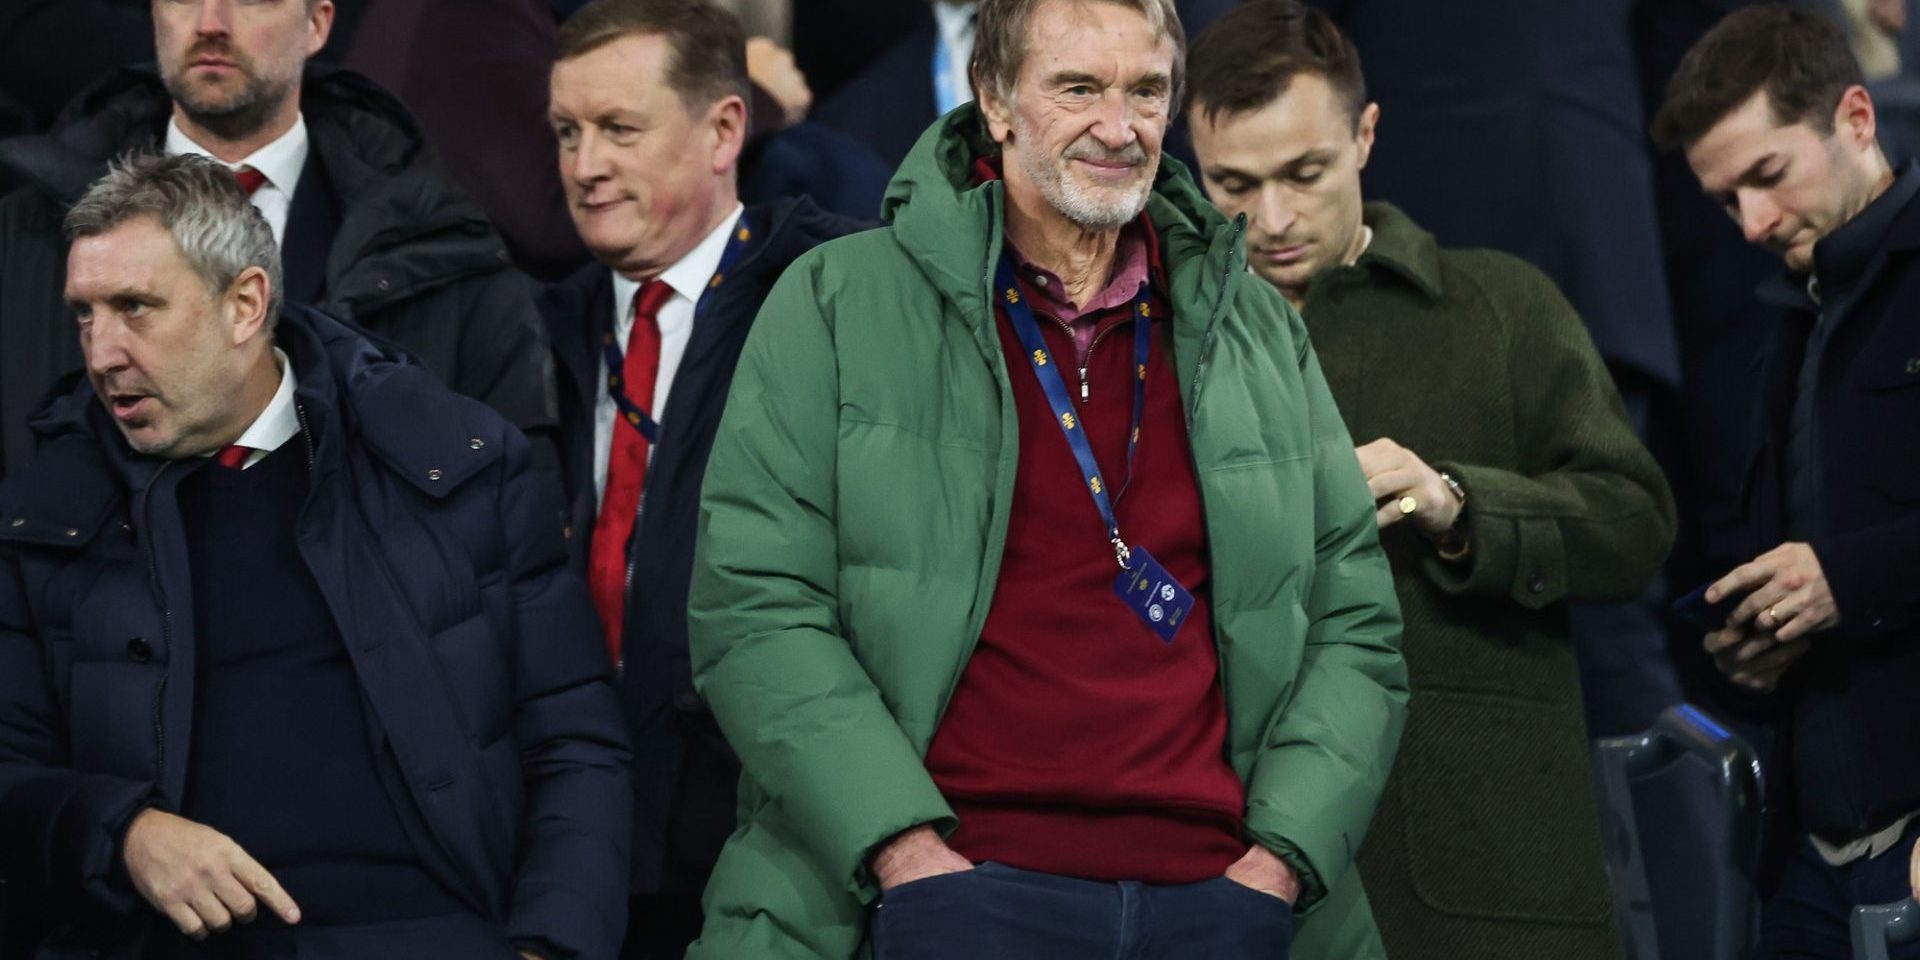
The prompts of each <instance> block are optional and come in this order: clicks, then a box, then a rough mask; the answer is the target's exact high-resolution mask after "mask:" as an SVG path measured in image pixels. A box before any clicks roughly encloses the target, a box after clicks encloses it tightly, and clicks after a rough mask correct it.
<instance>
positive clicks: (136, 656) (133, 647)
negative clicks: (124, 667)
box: [127, 637, 153, 663]
mask: <svg viewBox="0 0 1920 960" xmlns="http://www.w3.org/2000/svg"><path fill="white" fill-rule="evenodd" d="M127 659H129V660H132V661H133V662H134V663H146V662H147V661H149V660H152V659H153V647H151V646H148V645H147V641H145V640H142V639H140V638H139V637H134V638H133V639H132V640H128V641H127Z"/></svg>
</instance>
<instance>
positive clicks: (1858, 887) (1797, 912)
mask: <svg viewBox="0 0 1920 960" xmlns="http://www.w3.org/2000/svg"><path fill="white" fill-rule="evenodd" d="M1917 834H1920V823H1917V824H1916V825H1914V826H1909V827H1908V828H1907V832H1906V835H1905V836H1903V837H1901V838H1900V842H1899V843H1896V844H1894V845H1893V848H1892V849H1890V850H1888V851H1887V852H1886V853H1883V854H1881V855H1879V856H1877V857H1874V858H1872V859H1869V860H1856V861H1854V862H1852V863H1849V864H1847V865H1846V866H1844V867H1833V866H1828V865H1827V862H1826V861H1825V860H1822V859H1820V854H1819V853H1818V852H1816V851H1815V850H1814V849H1813V844H1812V842H1810V841H1807V840H1802V841H1800V849H1799V850H1796V851H1795V852H1794V854H1793V859H1792V860H1790V861H1788V863H1787V869H1786V873H1785V874H1784V875H1783V876H1782V877H1781V880H1780V889H1779V890H1777V891H1775V892H1774V895H1773V897H1772V898H1771V899H1769V900H1768V901H1767V903H1766V906H1764V907H1762V908H1761V910H1760V946H1759V948H1758V949H1756V950H1755V951H1754V953H1753V960H1851V958H1852V956H1853V945H1852V939H1851V938H1852V932H1851V931H1850V930H1849V929H1848V923H1849V919H1848V918H1849V917H1850V916H1852V914H1853V908H1854V907H1870V906H1879V905H1880V904H1884V903H1892V902H1894V901H1896V900H1904V899H1906V898H1908V897H1911V896H1913V885H1912V883H1910V882H1909V881H1908V879H1907V865H1908V862H1909V858H1910V857H1912V855H1913V843H1914V838H1915V836H1916V835H1917ZM1890 953H1891V955H1892V957H1893V958H1894V960H1920V945H1914V944H1908V945H1905V946H1898V947H1894V948H1892V950H1891V951H1890Z"/></svg>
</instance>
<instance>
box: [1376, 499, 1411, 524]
mask: <svg viewBox="0 0 1920 960" xmlns="http://www.w3.org/2000/svg"><path fill="white" fill-rule="evenodd" d="M1406 518H1407V515H1406V514H1404V513H1401V512H1400V503H1399V501H1397V500H1389V501H1387V505H1386V506H1384V507H1381V508H1380V509H1378V510H1375V511H1374V512H1373V522H1374V525H1375V526H1376V527H1378V528H1379V529H1381V530H1385V529H1386V528H1388V527H1391V526H1393V525H1394V524H1396V523H1399V522H1400V521H1402V520H1405V519H1406Z"/></svg>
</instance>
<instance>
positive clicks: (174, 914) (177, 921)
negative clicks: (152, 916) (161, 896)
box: [165, 903, 207, 940]
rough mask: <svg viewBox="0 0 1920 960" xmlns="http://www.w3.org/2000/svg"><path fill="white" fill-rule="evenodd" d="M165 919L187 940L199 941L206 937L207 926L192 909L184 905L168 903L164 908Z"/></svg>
mask: <svg viewBox="0 0 1920 960" xmlns="http://www.w3.org/2000/svg"><path fill="white" fill-rule="evenodd" d="M165 912H166V914H167V919H168V920H170V921H172V922H173V925H174V926H175V927H176V928H178V929H179V931H180V932H181V933H182V934H185V935H186V936H187V937H188V938H189V939H192V940H199V939H202V938H204V937H206V935H207V925H206V923H205V922H204V921H202V920H201V919H200V915H199V914H197V913H195V912H193V908H192V907H189V906H187V905H186V904H184V903H169V904H167V907H166V911H165Z"/></svg>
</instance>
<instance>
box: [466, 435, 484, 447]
mask: <svg viewBox="0 0 1920 960" xmlns="http://www.w3.org/2000/svg"><path fill="white" fill-rule="evenodd" d="M486 445H487V442H486V441H485V440H482V439H480V438H479V437H474V438H473V439H472V440H468V441H467V446H469V447H472V448H473V449H475V450H478V449H480V448H481V447H484V446H486Z"/></svg>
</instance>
